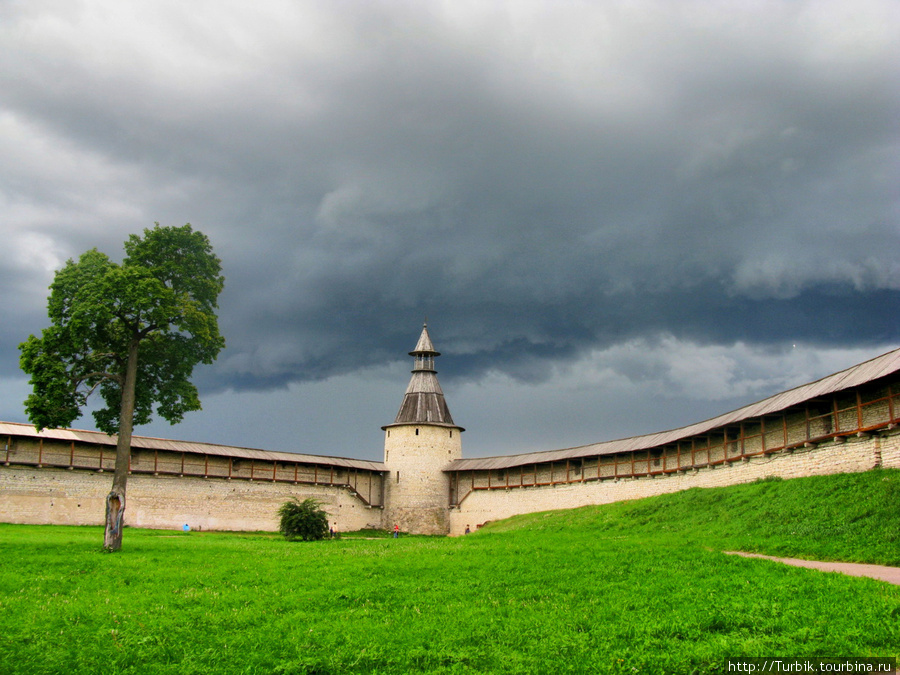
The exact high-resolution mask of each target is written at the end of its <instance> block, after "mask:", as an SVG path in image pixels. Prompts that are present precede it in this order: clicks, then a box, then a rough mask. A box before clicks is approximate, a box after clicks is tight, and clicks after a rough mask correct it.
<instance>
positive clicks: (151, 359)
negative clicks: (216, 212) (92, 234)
mask: <svg viewBox="0 0 900 675" xmlns="http://www.w3.org/2000/svg"><path fill="white" fill-rule="evenodd" d="M125 252H126V254H127V255H126V258H125V260H124V261H123V262H122V264H116V263H114V262H113V261H111V260H110V259H109V257H107V256H106V255H105V254H104V253H101V252H100V251H98V250H97V249H92V250H90V251H87V252H86V253H84V254H83V255H82V256H81V257H80V258H79V259H78V261H77V262H75V261H73V260H69V261H68V262H67V263H66V265H65V267H63V268H62V269H61V270H59V271H58V272H57V273H56V277H55V278H54V280H53V283H52V285H51V286H50V291H51V293H50V299H49V303H48V314H49V317H50V321H51V325H50V326H49V327H48V328H46V329H44V331H43V332H42V334H41V337H39V338H38V337H35V336H34V335H31V336H29V337H28V339H27V340H26V341H25V342H24V343H22V345H21V346H20V349H21V351H22V355H21V366H22V369H23V370H24V371H25V372H26V373H28V374H29V375H31V384H32V385H33V392H32V394H31V395H30V396H29V397H28V399H27V400H26V402H25V408H26V412H27V413H28V416H29V419H30V420H31V421H32V423H34V425H35V426H36V427H37V428H38V429H43V428H45V427H51V428H53V427H66V426H69V425H71V424H72V422H73V421H75V420H76V419H77V418H78V417H80V416H81V411H82V408H83V407H84V406H85V404H86V403H87V399H88V397H89V396H90V395H91V394H92V393H93V392H95V391H97V392H99V395H100V397H101V398H102V399H103V402H104V404H105V405H104V406H103V407H102V408H101V409H99V410H97V411H96V412H94V419H95V422H96V424H97V428H98V429H100V430H101V431H105V432H106V433H109V434H115V433H118V432H119V424H120V412H121V403H122V393H123V387H124V384H125V376H126V370H127V368H126V366H127V363H128V357H129V354H130V353H131V351H132V350H139V352H140V358H139V360H138V366H137V373H136V379H135V391H134V415H133V423H134V424H147V423H148V422H150V420H151V419H152V413H153V405H154V404H156V405H157V409H156V411H157V413H158V414H159V415H160V416H161V417H163V418H164V419H166V420H168V421H169V422H171V423H173V424H174V423H176V422H180V421H181V419H182V418H183V417H184V414H185V413H186V412H188V411H191V410H199V409H200V399H199V396H198V393H197V389H196V387H195V386H194V385H193V384H192V383H191V382H190V381H189V378H190V377H191V375H192V373H193V369H194V367H195V366H196V365H197V364H198V363H212V362H213V360H214V359H215V358H216V356H217V355H218V353H219V351H220V350H221V349H222V348H223V347H224V346H225V341H224V339H223V338H222V337H221V336H220V335H219V329H218V320H217V317H216V313H215V310H216V308H217V299H218V295H219V293H220V292H221V290H222V287H223V285H224V277H223V276H222V275H221V263H220V261H219V259H218V258H217V257H216V256H215V255H213V253H212V248H211V246H210V243H209V240H208V239H207V238H206V236H205V235H203V234H202V233H200V232H195V231H193V230H192V228H191V226H190V225H185V226H184V227H160V226H159V224H157V225H156V227H155V228H153V229H152V230H151V229H148V230H145V232H144V237H143V238H140V237H138V236H137V235H131V236H130V237H129V239H128V241H127V242H125Z"/></svg>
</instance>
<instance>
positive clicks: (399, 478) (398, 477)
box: [397, 471, 400, 483]
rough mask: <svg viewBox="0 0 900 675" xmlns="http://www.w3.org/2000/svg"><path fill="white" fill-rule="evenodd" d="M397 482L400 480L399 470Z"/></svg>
mask: <svg viewBox="0 0 900 675" xmlns="http://www.w3.org/2000/svg"><path fill="white" fill-rule="evenodd" d="M397 482H398V483H399V482H400V472H399V471H398V472H397Z"/></svg>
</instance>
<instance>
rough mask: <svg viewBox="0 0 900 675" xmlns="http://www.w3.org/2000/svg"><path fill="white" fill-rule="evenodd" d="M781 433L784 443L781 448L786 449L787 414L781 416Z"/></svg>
mask: <svg viewBox="0 0 900 675" xmlns="http://www.w3.org/2000/svg"><path fill="white" fill-rule="evenodd" d="M781 431H782V435H783V436H784V439H783V440H784V442H783V443H782V445H781V447H782V448H786V447H787V446H788V427H787V413H784V414H782V416H781Z"/></svg>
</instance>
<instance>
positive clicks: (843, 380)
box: [444, 349, 900, 471]
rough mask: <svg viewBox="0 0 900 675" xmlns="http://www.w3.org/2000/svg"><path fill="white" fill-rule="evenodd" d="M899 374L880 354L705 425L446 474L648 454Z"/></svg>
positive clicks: (898, 356)
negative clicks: (642, 451) (647, 452)
mask: <svg viewBox="0 0 900 675" xmlns="http://www.w3.org/2000/svg"><path fill="white" fill-rule="evenodd" d="M898 371H900V349H895V350H894V351H891V352H888V353H887V354H882V355H881V356H878V357H876V358H874V359H871V360H870V361H866V362H864V363H861V364H859V365H856V366H853V367H851V368H848V369H847V370H842V371H841V372H839V373H835V374H834V375H829V376H827V377H823V378H822V379H821V380H816V381H815V382H810V383H809V384H804V385H801V386H799V387H796V388H794V389H790V390H788V391H784V392H781V393H780V394H775V395H774V396H770V397H769V398H767V399H763V400H762V401H758V402H757V403H751V404H750V405H747V406H744V407H743V408H738V409H737V410H734V411H732V412H729V413H725V414H724V415H719V416H718V417H713V418H712V419H709V420H706V421H705V422H698V423H696V424H691V425H689V426H686V427H681V428H680V429H673V430H671V431H661V432H658V433H655V434H647V435H645V436H633V437H631V438H623V439H619V440H615V441H604V442H601V443H592V444H590V445H581V446H578V447H574V448H566V449H562V450H546V451H541V452H530V453H527V454H521V455H505V456H498V457H485V458H482V459H457V460H455V461H453V462H452V463H451V464H450V465H449V466H447V467H446V468H445V469H444V470H445V471H484V470H492V469H507V468H510V467H514V466H521V465H523V464H541V463H544V462H556V461H565V460H567V459H577V458H582V457H597V456H600V455H613V454H616V453H620V452H633V451H635V450H650V449H652V448H659V447H662V446H664V445H668V444H670V443H675V442H677V441H680V440H685V439H689V438H691V437H692V436H700V435H703V434H705V433H708V432H710V431H713V430H714V429H719V428H721V427H725V426H728V425H730V424H738V423H740V422H744V421H748V420H751V419H753V418H760V417H763V416H765V415H772V414H775V413H781V412H783V411H786V410H788V409H790V408H793V407H796V406H800V405H802V404H804V403H806V402H807V401H811V400H813V399H816V398H819V397H821V396H827V395H830V394H834V393H837V392H840V391H843V390H845V389H852V388H854V387H858V386H860V385H863V384H867V383H869V382H872V381H874V380H877V379H879V378H882V377H886V376H888V375H892V374H894V373H896V372H898Z"/></svg>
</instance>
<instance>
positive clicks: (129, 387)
mask: <svg viewBox="0 0 900 675" xmlns="http://www.w3.org/2000/svg"><path fill="white" fill-rule="evenodd" d="M139 345H140V337H138V336H137V335H135V336H132V338H131V342H130V343H129V345H128V361H127V363H126V365H125V381H124V382H123V383H122V403H121V405H120V407H119V435H118V438H117V440H116V472H115V475H114V476H113V484H112V490H110V492H109V494H108V495H106V531H105V532H104V533H103V548H104V550H106V551H110V552H113V551H118V550H119V549H121V548H122V528H123V527H124V525H125V486H126V483H127V481H128V468H129V466H130V464H131V433H132V431H133V429H134V391H135V385H136V383H137V366H138V346H139Z"/></svg>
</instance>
